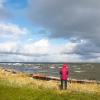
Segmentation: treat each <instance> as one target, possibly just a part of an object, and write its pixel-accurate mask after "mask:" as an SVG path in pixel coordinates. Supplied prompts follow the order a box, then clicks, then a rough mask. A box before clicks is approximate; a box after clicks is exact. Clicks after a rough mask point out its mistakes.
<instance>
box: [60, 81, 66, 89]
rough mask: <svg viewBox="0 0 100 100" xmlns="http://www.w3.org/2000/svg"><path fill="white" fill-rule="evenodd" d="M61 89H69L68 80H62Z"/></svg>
mask: <svg viewBox="0 0 100 100" xmlns="http://www.w3.org/2000/svg"><path fill="white" fill-rule="evenodd" d="M61 89H67V80H61Z"/></svg>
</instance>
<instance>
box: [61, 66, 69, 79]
mask: <svg viewBox="0 0 100 100" xmlns="http://www.w3.org/2000/svg"><path fill="white" fill-rule="evenodd" d="M60 74H61V80H67V78H68V65H67V64H63V65H62V68H61V70H60Z"/></svg>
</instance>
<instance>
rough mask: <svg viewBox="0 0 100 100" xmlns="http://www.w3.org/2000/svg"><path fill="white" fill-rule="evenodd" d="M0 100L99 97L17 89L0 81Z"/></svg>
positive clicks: (90, 99)
mask: <svg viewBox="0 0 100 100" xmlns="http://www.w3.org/2000/svg"><path fill="white" fill-rule="evenodd" d="M0 100H100V95H99V94H96V93H82V92H74V91H73V92H72V91H71V92H69V91H60V90H53V89H47V88H43V87H39V88H36V87H35V86H34V87H33V88H31V87H29V86H22V87H19V86H14V85H9V83H8V84H7V81H2V80H0Z"/></svg>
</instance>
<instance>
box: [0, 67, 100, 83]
mask: <svg viewBox="0 0 100 100" xmlns="http://www.w3.org/2000/svg"><path fill="white" fill-rule="evenodd" d="M0 69H1V70H4V71H5V72H10V73H12V74H18V73H22V74H25V75H27V76H29V77H32V78H35V79H40V80H46V81H48V80H54V81H60V78H59V77H54V76H47V75H43V74H39V73H38V74H35V73H33V74H27V73H24V72H19V71H16V70H13V69H7V68H1V67H0ZM68 82H69V83H80V84H86V83H87V84H100V81H97V80H86V79H83V80H79V79H68Z"/></svg>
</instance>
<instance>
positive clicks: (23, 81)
mask: <svg viewBox="0 0 100 100" xmlns="http://www.w3.org/2000/svg"><path fill="white" fill-rule="evenodd" d="M0 80H6V81H8V83H9V85H12V86H14V87H15V86H20V87H21V86H28V87H31V88H32V87H34V88H42V87H44V88H50V89H55V90H57V92H59V93H61V92H64V91H60V89H59V85H60V82H59V81H53V80H50V81H43V80H37V79H33V78H31V77H28V76H27V75H25V74H23V73H17V74H13V73H12V72H7V71H5V70H4V69H0ZM66 91H68V92H71V91H80V92H94V93H100V85H98V84H87V83H86V84H79V83H68V89H67V90H66Z"/></svg>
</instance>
